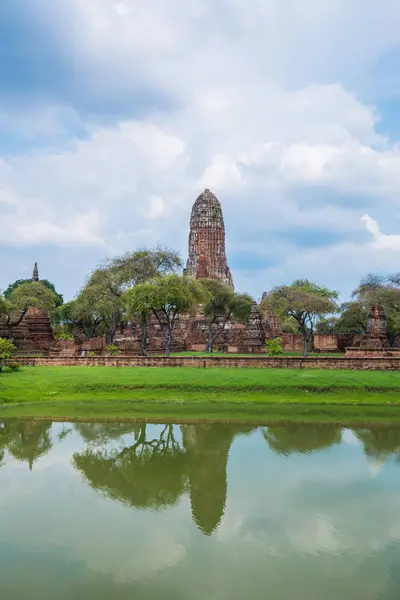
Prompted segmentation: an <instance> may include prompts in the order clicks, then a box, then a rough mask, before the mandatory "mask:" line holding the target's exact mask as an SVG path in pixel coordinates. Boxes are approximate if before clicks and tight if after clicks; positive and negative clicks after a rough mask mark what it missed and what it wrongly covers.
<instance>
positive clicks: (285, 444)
mask: <svg viewBox="0 0 400 600" xmlns="http://www.w3.org/2000/svg"><path fill="white" fill-rule="evenodd" d="M263 436H264V438H265V440H266V441H267V443H268V445H269V447H270V448H271V450H274V452H276V453H277V454H283V455H285V456H288V455H289V454H292V453H295V452H299V453H301V454H305V453H311V452H314V451H316V450H323V449H325V448H329V447H330V446H332V445H333V444H340V442H341V439H342V432H341V429H340V427H332V426H327V425H323V426H322V425H309V424H308V425H307V426H304V425H301V424H299V425H296V424H293V425H286V426H272V427H267V428H266V429H265V430H264V432H263Z"/></svg>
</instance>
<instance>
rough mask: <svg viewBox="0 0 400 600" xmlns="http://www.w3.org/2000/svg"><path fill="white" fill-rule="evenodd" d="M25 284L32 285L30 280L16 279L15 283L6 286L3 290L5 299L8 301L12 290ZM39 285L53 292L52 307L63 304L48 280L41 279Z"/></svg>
mask: <svg viewBox="0 0 400 600" xmlns="http://www.w3.org/2000/svg"><path fill="white" fill-rule="evenodd" d="M26 283H32V279H17V281H14V283H11V284H10V285H9V286H8V288H7V289H6V290H5V292H4V297H5V298H6V299H9V298H10V297H11V294H12V293H13V291H14V290H16V289H17V288H19V287H20V286H21V285H25V284H26ZM40 283H41V284H43V285H44V286H45V287H47V289H48V290H50V291H51V292H53V294H54V296H55V300H54V306H55V307H56V308H57V307H58V306H61V305H62V304H63V302H64V298H63V297H62V295H61V294H59V293H58V292H57V291H56V288H55V286H54V283H52V282H51V281H49V280H48V279H41V280H40Z"/></svg>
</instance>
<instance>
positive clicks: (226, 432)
mask: <svg viewBox="0 0 400 600" xmlns="http://www.w3.org/2000/svg"><path fill="white" fill-rule="evenodd" d="M76 427H77V429H78V431H79V432H80V434H81V435H82V436H83V437H84V439H85V440H86V441H89V442H91V443H94V442H95V443H99V442H100V444H102V445H103V447H100V448H99V447H94V448H93V447H90V446H89V447H88V448H86V449H85V451H84V452H81V453H76V454H74V457H73V464H74V466H75V467H76V468H77V469H78V470H79V471H80V473H81V474H82V475H83V477H84V478H85V480H86V481H87V482H88V483H89V484H90V486H91V487H92V488H94V489H96V490H99V491H102V492H103V493H104V494H106V495H107V496H109V497H110V498H113V499H114V500H119V501H120V502H123V503H125V504H128V505H130V506H133V507H136V508H152V509H158V508H163V507H165V506H172V505H174V504H175V503H176V502H177V501H178V500H179V498H180V497H181V496H182V494H184V493H185V492H189V495H190V501H191V507H192V515H193V519H194V521H195V522H196V524H197V525H198V527H199V528H200V529H201V531H202V532H203V533H205V534H211V533H212V532H213V531H215V529H216V527H217V526H218V524H219V523H220V521H221V518H222V516H223V514H224V508H225V503H226V494H227V473H226V469H227V462H228V454H229V449H230V447H231V444H232V442H233V440H234V438H235V436H236V435H239V434H240V433H248V432H249V431H251V429H252V428H251V427H248V426H235V425H232V426H225V427H223V428H221V426H220V425H218V424H211V425H181V426H180V436H178V434H179V431H178V428H177V427H175V426H173V425H166V426H165V427H164V428H163V429H162V430H161V431H160V432H159V435H158V436H155V434H154V428H153V429H152V430H151V433H150V435H149V433H148V432H149V429H148V426H146V425H145V424H142V425H136V426H132V425H130V427H127V426H121V427H118V425H115V424H111V425H107V424H105V425H99V424H97V425H94V426H93V427H91V425H90V424H85V425H81V424H79V425H77V426H76ZM127 434H128V436H127V437H124V441H123V447H122V448H109V447H107V442H109V441H111V440H118V438H120V436H126V435H127ZM129 434H131V436H129ZM132 438H133V439H132Z"/></svg>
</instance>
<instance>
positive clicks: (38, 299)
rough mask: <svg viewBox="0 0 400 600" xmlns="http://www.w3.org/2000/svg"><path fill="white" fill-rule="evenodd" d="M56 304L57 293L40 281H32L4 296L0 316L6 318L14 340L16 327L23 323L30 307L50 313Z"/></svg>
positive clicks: (9, 333) (0, 304)
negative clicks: (6, 296)
mask: <svg viewBox="0 0 400 600" xmlns="http://www.w3.org/2000/svg"><path fill="white" fill-rule="evenodd" d="M55 304H56V297H55V295H54V294H53V292H51V291H50V290H49V289H48V288H47V287H46V286H45V285H43V283H42V282H40V281H38V282H36V281H30V282H29V283H24V284H23V285H20V286H18V287H17V288H15V289H14V291H13V292H12V293H11V294H10V295H9V297H8V298H7V299H5V298H3V299H2V301H1V302H0V311H1V314H0V316H1V317H3V318H4V320H5V324H6V327H7V329H8V337H9V338H10V340H13V329H14V327H16V326H17V325H19V324H20V323H21V321H22V319H23V318H24V317H25V315H26V313H27V312H28V309H29V308H30V307H36V308H38V309H39V310H42V311H43V312H47V313H50V312H51V311H52V310H54V307H55Z"/></svg>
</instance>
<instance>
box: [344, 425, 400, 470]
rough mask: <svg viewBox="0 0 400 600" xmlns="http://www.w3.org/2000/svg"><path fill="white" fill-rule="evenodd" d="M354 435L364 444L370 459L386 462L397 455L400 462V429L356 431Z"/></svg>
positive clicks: (382, 428)
mask: <svg viewBox="0 0 400 600" xmlns="http://www.w3.org/2000/svg"><path fill="white" fill-rule="evenodd" d="M354 433H355V435H356V436H357V437H358V439H359V440H360V441H361V442H362V443H363V446H364V453H365V455H366V456H367V457H368V458H371V459H373V460H376V461H378V462H385V461H386V460H387V459H388V458H389V457H390V456H391V455H395V456H396V457H397V460H400V428H390V427H381V428H376V429H355V430H354Z"/></svg>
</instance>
